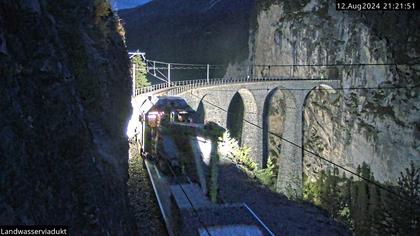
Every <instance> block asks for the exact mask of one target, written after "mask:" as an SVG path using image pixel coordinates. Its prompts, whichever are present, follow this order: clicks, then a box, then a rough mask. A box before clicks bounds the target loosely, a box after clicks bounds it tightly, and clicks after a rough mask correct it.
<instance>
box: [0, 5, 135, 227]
mask: <svg viewBox="0 0 420 236" xmlns="http://www.w3.org/2000/svg"><path fill="white" fill-rule="evenodd" d="M119 29H120V28H119V27H118V24H117V19H116V18H115V17H114V16H113V14H112V12H111V11H110V8H109V5H108V3H107V2H106V1H104V0H96V1H82V0H62V1H55V0H5V1H2V2H1V4H0V78H1V82H0V84H1V86H0V97H1V99H0V224H44V225H45V224H60V225H69V226H70V233H71V234H72V235H73V234H74V235H82V234H84V235H86V234H90V235H96V234H97V235H99V234H100V235H127V234H131V233H132V232H133V231H134V228H133V227H132V225H134V224H132V223H131V222H130V217H129V210H128V203H127V189H126V182H127V177H128V174H127V159H128V156H127V155H128V144H127V140H126V137H125V135H124V133H125V127H126V123H127V118H128V116H129V113H130V112H131V111H130V109H131V106H130V94H131V93H130V91H131V88H130V87H131V84H130V79H129V70H128V68H129V66H128V59H127V52H126V50H125V46H124V42H123V40H122V37H121V35H119V34H118V30H119Z"/></svg>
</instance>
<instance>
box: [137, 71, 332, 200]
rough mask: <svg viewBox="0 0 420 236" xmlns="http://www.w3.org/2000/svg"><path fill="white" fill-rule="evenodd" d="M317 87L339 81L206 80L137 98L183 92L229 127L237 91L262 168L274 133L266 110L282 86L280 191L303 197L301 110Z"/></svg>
mask: <svg viewBox="0 0 420 236" xmlns="http://www.w3.org/2000/svg"><path fill="white" fill-rule="evenodd" d="M318 86H326V87H328V88H330V89H335V88H338V86H340V81H339V80H331V79H328V80H326V79H274V80H257V79H254V80H238V81H234V80H233V81H224V82H219V83H218V82H213V83H212V82H210V83H208V81H202V82H195V83H191V84H186V85H182V84H180V85H176V86H172V87H168V88H165V89H161V90H156V91H153V92H149V93H142V94H141V95H139V96H136V98H135V99H137V100H138V101H137V102H136V103H137V104H139V103H140V101H141V100H144V99H145V98H146V97H147V96H150V95H152V94H154V95H165V94H166V95H177V96H181V97H183V98H184V99H185V100H186V101H187V102H188V103H189V105H190V106H191V107H192V108H193V109H195V110H201V112H203V113H204V120H205V121H213V122H216V123H218V124H219V125H220V126H222V127H224V128H227V120H228V118H229V116H230V115H231V113H229V112H228V110H229V105H230V103H231V102H232V99H233V98H234V96H235V94H237V93H238V94H239V95H240V97H241V98H242V101H243V110H244V111H243V119H242V120H243V124H242V137H241V140H242V142H241V145H244V146H247V147H249V148H250V149H251V151H250V155H251V158H253V159H254V161H255V162H256V163H257V164H258V165H259V166H264V165H265V164H266V161H267V157H268V154H267V149H268V136H269V133H270V131H269V130H268V125H267V119H268V115H267V108H268V104H269V102H270V98H271V97H272V95H273V94H274V93H275V92H276V91H278V90H281V91H282V92H283V93H284V95H285V104H286V106H285V109H286V110H285V114H286V115H285V116H286V117H285V119H284V124H283V126H284V131H283V135H282V143H281V147H282V148H281V154H282V158H280V160H278V165H279V173H278V180H277V191H278V192H281V193H284V194H286V195H287V196H289V197H294V196H301V194H302V185H303V180H302V176H303V160H302V159H303V149H302V148H301V147H302V146H303V130H302V129H303V127H302V126H303V109H304V105H305V100H306V97H307V96H308V94H309V92H311V91H312V90H313V89H314V88H316V87H318ZM136 106H137V105H134V106H133V107H136ZM292 143H293V144H292Z"/></svg>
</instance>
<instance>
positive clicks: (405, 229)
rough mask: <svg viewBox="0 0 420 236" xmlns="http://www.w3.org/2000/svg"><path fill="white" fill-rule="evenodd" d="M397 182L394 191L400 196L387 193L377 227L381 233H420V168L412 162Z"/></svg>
mask: <svg viewBox="0 0 420 236" xmlns="http://www.w3.org/2000/svg"><path fill="white" fill-rule="evenodd" d="M397 183H398V185H397V186H396V187H394V188H393V191H394V192H395V193H397V194H399V195H400V197H398V196H396V195H395V194H391V193H389V192H387V193H386V195H385V197H386V198H385V200H384V201H383V202H384V204H383V205H382V212H381V213H382V214H381V215H380V220H379V221H377V223H378V225H377V229H378V231H379V232H380V234H388V235H391V234H392V235H420V169H419V168H418V167H415V165H414V163H413V162H411V163H410V167H409V168H406V169H405V172H404V173H403V172H401V176H400V177H399V178H398V182H397Z"/></svg>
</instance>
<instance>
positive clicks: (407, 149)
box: [243, 0, 420, 182]
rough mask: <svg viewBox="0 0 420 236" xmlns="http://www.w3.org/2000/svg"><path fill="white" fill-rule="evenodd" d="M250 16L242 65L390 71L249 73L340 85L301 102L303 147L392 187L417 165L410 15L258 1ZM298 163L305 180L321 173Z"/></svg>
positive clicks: (416, 71)
mask: <svg viewBox="0 0 420 236" xmlns="http://www.w3.org/2000/svg"><path fill="white" fill-rule="evenodd" d="M257 9H258V10H257V16H256V21H255V27H254V29H253V30H254V31H253V36H251V38H250V46H249V48H250V57H249V61H250V62H243V63H244V64H246V63H250V64H255V65H264V64H265V65H269V64H271V65H273V64H291V65H299V64H321V65H326V64H359V63H362V64H396V65H375V66H336V67H334V66H328V67H326V66H320V67H271V68H269V67H256V68H253V72H254V75H256V76H291V77H299V78H315V77H318V78H338V79H340V80H341V81H342V82H341V85H342V87H343V88H344V89H343V90H339V91H336V92H335V91H332V90H329V89H326V90H323V91H318V90H317V91H312V92H311V93H310V95H309V96H308V98H307V101H306V106H305V112H304V135H305V137H304V143H305V148H307V149H310V150H313V151H314V152H316V153H319V154H321V155H322V156H324V157H326V158H328V159H329V160H332V161H334V162H336V163H338V164H341V165H344V166H346V167H349V168H356V167H357V165H360V164H362V163H363V162H366V163H367V164H368V165H369V166H370V167H371V170H372V172H373V173H374V176H375V178H376V179H378V180H380V181H390V182H393V181H395V179H396V177H397V176H398V175H399V173H400V171H402V170H403V168H405V167H407V166H408V165H409V162H410V161H414V163H415V165H417V166H420V159H419V158H418V157H419V154H420V149H419V148H418V147H419V127H420V120H419V115H420V112H419V109H420V107H419V104H420V98H419V92H420V89H419V84H420V80H419V77H420V67H419V65H418V63H419V61H420V48H419V46H418V45H419V44H418V39H419V38H420V30H419V28H418V23H419V22H420V17H419V16H418V14H417V15H416V14H415V13H414V12H403V13H402V12H375V13H372V12H369V14H367V13H366V14H365V13H363V12H357V13H352V12H338V11H336V10H335V6H334V4H330V3H329V1H323V0H311V1H309V0H307V1H296V2H294V3H292V1H284V2H281V1H261V2H260V3H259V4H258V6H257ZM358 88H369V89H358ZM276 145H277V144H276ZM304 163H305V164H304V165H305V168H306V174H307V175H313V174H314V173H316V172H318V171H319V169H321V168H324V167H325V166H326V165H325V164H326V163H325V162H322V161H319V159H317V158H314V157H312V156H310V154H308V153H305V156H304Z"/></svg>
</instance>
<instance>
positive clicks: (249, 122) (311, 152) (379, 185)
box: [191, 93, 420, 206]
mask: <svg viewBox="0 0 420 236" xmlns="http://www.w3.org/2000/svg"><path fill="white" fill-rule="evenodd" d="M191 95H193V96H194V97H196V98H199V99H201V100H202V101H204V102H206V103H208V104H210V105H212V106H214V107H216V108H218V109H220V110H222V111H224V112H226V113H227V114H232V112H229V111H227V110H226V109H224V108H222V107H220V106H218V105H216V104H213V103H212V102H209V101H207V100H206V99H204V98H200V97H199V96H197V95H195V94H193V93H191ZM242 120H243V121H245V122H246V123H248V124H250V125H252V126H255V127H257V128H258V129H261V130H263V127H261V126H259V125H258V124H255V123H253V122H251V121H248V120H246V119H245V118H243V119H242ZM268 133H269V134H271V135H273V136H275V137H277V138H280V139H281V140H283V141H285V142H287V143H289V144H291V145H293V146H295V147H297V148H299V149H301V150H303V151H305V152H308V153H310V154H312V155H314V156H316V157H318V158H319V159H321V160H323V161H325V162H328V163H330V164H332V165H333V166H335V167H338V168H340V169H342V170H344V171H346V172H348V173H350V174H352V175H355V176H357V177H359V178H360V179H362V180H364V181H366V182H368V183H370V184H372V185H375V186H376V187H378V188H380V189H382V190H384V191H386V192H388V193H391V194H393V195H395V196H397V197H398V198H400V199H402V200H405V201H407V202H410V203H413V201H412V200H410V199H406V198H405V197H403V196H401V195H400V194H398V193H396V192H394V191H392V190H390V189H388V188H386V187H384V186H383V185H381V184H379V183H377V182H374V181H372V180H370V179H368V178H366V177H363V176H362V175H359V174H357V173H356V172H354V171H352V170H350V169H348V168H346V167H344V166H342V165H339V164H336V163H335V162H333V161H330V160H328V159H326V158H324V157H322V156H321V155H319V154H317V153H315V152H313V151H310V150H307V149H305V148H304V147H303V146H300V145H298V144H296V143H294V142H292V141H290V140H287V139H285V138H283V137H281V136H280V135H278V134H275V133H273V132H271V131H268ZM414 204H415V205H418V206H420V204H419V203H417V202H414Z"/></svg>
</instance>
